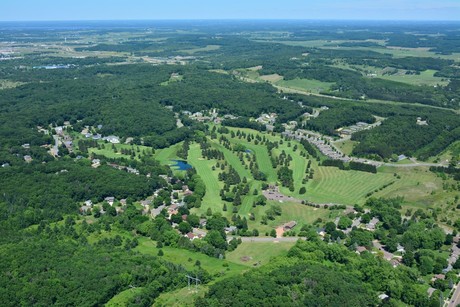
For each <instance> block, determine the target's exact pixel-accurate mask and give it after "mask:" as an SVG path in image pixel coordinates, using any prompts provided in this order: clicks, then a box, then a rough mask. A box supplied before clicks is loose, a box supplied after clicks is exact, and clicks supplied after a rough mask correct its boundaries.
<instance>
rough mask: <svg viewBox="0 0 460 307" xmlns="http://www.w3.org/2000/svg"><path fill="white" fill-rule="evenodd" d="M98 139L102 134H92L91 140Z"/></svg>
mask: <svg viewBox="0 0 460 307" xmlns="http://www.w3.org/2000/svg"><path fill="white" fill-rule="evenodd" d="M100 139H102V135H100V134H99V133H98V134H95V135H93V140H100Z"/></svg>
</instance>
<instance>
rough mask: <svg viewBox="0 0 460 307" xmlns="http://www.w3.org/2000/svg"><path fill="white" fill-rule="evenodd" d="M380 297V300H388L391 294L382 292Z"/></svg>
mask: <svg viewBox="0 0 460 307" xmlns="http://www.w3.org/2000/svg"><path fill="white" fill-rule="evenodd" d="M378 298H379V300H382V301H383V300H386V299H387V298H389V296H388V295H386V294H385V293H382V294H380V295H379V296H378Z"/></svg>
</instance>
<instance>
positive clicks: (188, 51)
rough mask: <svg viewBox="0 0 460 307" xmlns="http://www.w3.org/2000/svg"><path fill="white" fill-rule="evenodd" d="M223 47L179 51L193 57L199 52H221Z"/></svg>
mask: <svg viewBox="0 0 460 307" xmlns="http://www.w3.org/2000/svg"><path fill="white" fill-rule="evenodd" d="M220 47H221V46H219V45H207V46H206V47H202V48H193V49H184V50H179V52H183V53H186V54H190V55H193V54H195V53H198V52H208V51H216V50H219V49H220Z"/></svg>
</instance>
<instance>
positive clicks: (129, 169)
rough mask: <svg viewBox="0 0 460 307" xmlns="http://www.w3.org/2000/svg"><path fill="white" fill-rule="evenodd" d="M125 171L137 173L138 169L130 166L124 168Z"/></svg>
mask: <svg viewBox="0 0 460 307" xmlns="http://www.w3.org/2000/svg"><path fill="white" fill-rule="evenodd" d="M126 171H127V172H128V173H131V174H136V175H139V171H138V170H137V169H135V168H132V167H127V168H126Z"/></svg>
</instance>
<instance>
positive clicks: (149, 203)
mask: <svg viewBox="0 0 460 307" xmlns="http://www.w3.org/2000/svg"><path fill="white" fill-rule="evenodd" d="M151 204H152V201H151V200H150V199H145V200H141V205H142V206H143V207H148V206H150V205H151Z"/></svg>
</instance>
